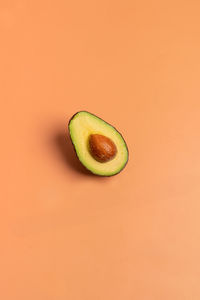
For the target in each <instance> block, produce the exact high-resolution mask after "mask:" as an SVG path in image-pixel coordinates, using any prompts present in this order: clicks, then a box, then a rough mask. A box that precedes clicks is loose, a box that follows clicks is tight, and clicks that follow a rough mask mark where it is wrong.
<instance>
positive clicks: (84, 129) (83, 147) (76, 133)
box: [69, 111, 128, 176]
mask: <svg viewBox="0 0 200 300" xmlns="http://www.w3.org/2000/svg"><path fill="white" fill-rule="evenodd" d="M69 133H70V137H71V140H72V143H73V145H74V148H75V151H76V154H77V156H78V158H79V160H80V162H81V163H82V164H83V165H84V166H85V167H86V168H87V169H88V170H90V171H91V172H92V173H94V174H96V175H99V176H112V175H115V174H117V173H119V172H120V171H121V170H122V169H123V168H124V167H125V165H126V163H127V161H128V148H127V145H126V143H125V141H124V139H123V137H122V135H121V134H120V133H119V132H118V131H117V130H116V129H115V128H114V127H113V126H111V125H110V124H108V123H107V122H105V121H103V120H102V119H100V118H98V117H97V116H95V115H93V114H91V113H89V112H86V111H80V112H77V113H76V114H75V115H74V116H73V117H72V118H71V120H70V121H69ZM91 134H100V135H104V136H106V137H108V138H110V139H111V140H112V141H113V142H114V143H115V145H116V147H117V154H116V156H115V157H114V158H113V159H112V160H110V161H107V162H104V163H102V162H98V161H97V160H95V159H94V158H93V157H92V155H91V153H90V151H89V147H88V140H89V136H90V135H91Z"/></svg>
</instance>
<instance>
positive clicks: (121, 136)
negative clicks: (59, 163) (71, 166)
mask: <svg viewBox="0 0 200 300" xmlns="http://www.w3.org/2000/svg"><path fill="white" fill-rule="evenodd" d="M80 112H86V113H88V114H90V115H93V116H95V117H97V118H99V119H100V120H102V121H103V122H105V123H107V124H109V123H108V122H106V121H104V120H103V119H102V118H100V117H98V116H97V115H95V114H92V113H91V112H89V111H87V110H80V111H77V112H76V113H75V114H73V116H72V117H71V118H70V120H69V122H68V132H69V136H70V140H71V143H72V145H73V148H74V151H75V153H76V149H75V146H74V143H73V141H72V138H71V135H70V130H69V126H70V122H71V121H72V120H73V118H74V117H75V116H76V115H77V114H78V113H80ZM109 125H110V126H112V127H113V128H114V129H115V130H116V131H117V132H118V133H119V134H120V135H121V137H122V139H123V141H124V143H125V145H126V148H127V152H128V156H127V160H126V163H125V165H124V166H123V168H122V169H121V170H120V171H119V172H117V173H115V174H113V175H112V174H111V175H98V174H95V173H93V172H92V171H91V170H89V169H88V168H87V167H86V166H85V165H83V164H82V163H81V161H80V160H79V158H78V155H77V153H76V157H77V158H78V160H79V162H80V163H81V165H82V166H84V168H85V169H86V170H87V171H89V172H90V173H91V174H93V175H95V176H98V177H112V176H115V175H118V174H119V173H121V171H123V170H124V168H125V167H126V165H127V163H128V161H129V149H128V146H127V144H126V141H125V139H124V137H123V136H122V134H121V133H120V132H119V131H118V130H117V129H116V128H115V127H114V126H113V125H111V124H109Z"/></svg>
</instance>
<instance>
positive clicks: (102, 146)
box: [89, 134, 117, 163]
mask: <svg viewBox="0 0 200 300" xmlns="http://www.w3.org/2000/svg"><path fill="white" fill-rule="evenodd" d="M89 150H90V154H91V155H92V157H93V158H94V159H95V160H97V161H98V162H101V163H104V162H107V161H110V160H112V159H113V158H114V157H115V156H116V154H117V147H116V145H115V144H114V142H113V141H112V140H111V139H110V138H108V137H106V136H104V135H101V134H91V135H90V136H89Z"/></svg>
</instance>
